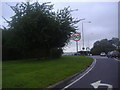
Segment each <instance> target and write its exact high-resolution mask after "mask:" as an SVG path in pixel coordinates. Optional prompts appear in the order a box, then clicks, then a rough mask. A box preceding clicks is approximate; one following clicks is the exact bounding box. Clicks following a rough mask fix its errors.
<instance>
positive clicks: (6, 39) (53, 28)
mask: <svg viewBox="0 0 120 90" xmlns="http://www.w3.org/2000/svg"><path fill="white" fill-rule="evenodd" d="M49 4H50V3H43V4H39V3H38V2H35V3H33V4H30V3H29V2H27V3H21V4H16V6H11V8H12V10H13V11H14V12H15V15H14V16H12V17H11V18H12V20H11V21H7V22H8V23H9V28H8V30H5V31H3V33H4V34H3V49H4V50H5V51H4V53H3V56H5V57H3V59H9V57H7V56H6V55H8V54H9V53H10V52H11V49H12V50H13V51H12V52H11V54H12V55H10V54H9V55H10V56H11V58H12V59H14V57H17V58H21V57H22V58H31V57H37V58H41V57H53V56H55V57H59V56H61V54H62V47H64V46H65V45H66V44H67V43H68V42H69V40H70V36H71V34H72V33H73V32H75V30H76V29H77V27H76V26H75V24H76V23H77V22H79V20H74V18H72V16H71V11H72V10H71V9H70V8H69V7H67V8H64V9H62V10H58V11H57V12H53V11H52V10H53V5H49ZM7 50H8V51H7ZM9 50H10V52H9ZM7 53H8V54H7ZM17 53H19V56H18V55H17V56H14V55H15V54H17ZM9 55H8V56H9Z"/></svg>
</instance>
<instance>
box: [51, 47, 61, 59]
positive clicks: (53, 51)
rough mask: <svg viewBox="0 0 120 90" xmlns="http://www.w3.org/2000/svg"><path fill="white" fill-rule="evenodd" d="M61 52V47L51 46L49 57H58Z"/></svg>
mask: <svg viewBox="0 0 120 90" xmlns="http://www.w3.org/2000/svg"><path fill="white" fill-rule="evenodd" d="M62 54H63V50H62V49H61V48H59V49H58V48H52V49H51V50H50V57H51V58H58V57H60V56H61V55H62Z"/></svg>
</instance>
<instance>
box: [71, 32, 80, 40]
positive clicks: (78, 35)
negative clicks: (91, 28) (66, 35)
mask: <svg viewBox="0 0 120 90" xmlns="http://www.w3.org/2000/svg"><path fill="white" fill-rule="evenodd" d="M80 38H81V34H80V33H78V32H76V33H74V34H73V35H72V40H74V41H79V40H80Z"/></svg>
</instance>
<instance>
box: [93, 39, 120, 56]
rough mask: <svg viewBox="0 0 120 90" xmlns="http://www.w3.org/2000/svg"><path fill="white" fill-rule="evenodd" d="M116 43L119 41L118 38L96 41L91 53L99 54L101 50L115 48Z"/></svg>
mask: <svg viewBox="0 0 120 90" xmlns="http://www.w3.org/2000/svg"><path fill="white" fill-rule="evenodd" d="M118 43H120V41H119V39H118V38H112V39H111V40H107V39H102V40H101V41H96V42H95V43H94V46H93V48H92V49H91V53H92V54H94V55H99V54H100V53H101V52H105V53H107V52H109V51H113V50H117V47H118Z"/></svg>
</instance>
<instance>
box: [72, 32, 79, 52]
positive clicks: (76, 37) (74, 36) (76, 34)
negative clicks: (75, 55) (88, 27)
mask: <svg viewBox="0 0 120 90" xmlns="http://www.w3.org/2000/svg"><path fill="white" fill-rule="evenodd" d="M80 38H81V34H80V33H78V32H76V33H74V34H73V35H72V39H73V40H74V41H76V51H77V52H78V41H79V40H80Z"/></svg>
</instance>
